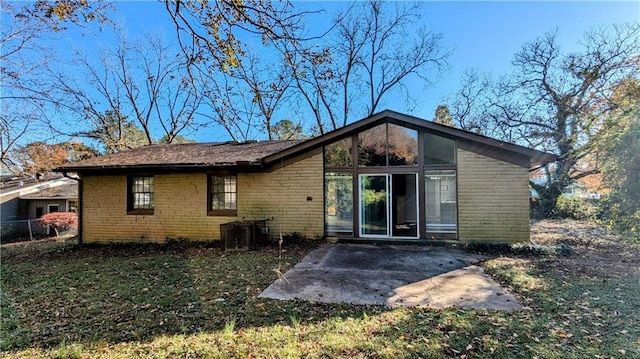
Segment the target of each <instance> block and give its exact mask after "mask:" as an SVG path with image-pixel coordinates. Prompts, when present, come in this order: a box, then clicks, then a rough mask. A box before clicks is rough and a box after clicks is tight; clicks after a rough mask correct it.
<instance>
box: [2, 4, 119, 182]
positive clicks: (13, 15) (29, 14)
mask: <svg viewBox="0 0 640 359" xmlns="http://www.w3.org/2000/svg"><path fill="white" fill-rule="evenodd" d="M0 7H1V8H2V22H1V27H2V31H1V33H0V47H1V48H2V51H1V52H0V100H1V101H2V102H3V104H2V106H3V107H2V115H0V117H1V119H0V122H1V126H0V131H1V134H0V138H1V140H0V148H1V156H2V157H1V161H2V165H3V167H4V168H3V170H12V171H20V170H21V169H20V168H19V166H18V167H16V163H17V161H15V159H14V158H13V157H14V150H15V149H17V148H18V147H19V146H21V145H25V141H26V138H27V137H29V140H30V141H33V140H34V138H39V139H40V140H47V139H48V137H49V136H50V132H49V133H45V132H43V131H40V130H41V128H42V127H43V125H44V123H45V122H46V120H47V117H48V116H49V115H50V114H49V113H48V112H47V111H44V110H43V108H44V107H45V106H47V105H49V104H51V97H50V90H51V88H49V87H47V86H46V84H45V83H43V81H42V79H43V78H45V76H44V70H45V69H46V68H47V66H48V65H49V63H50V61H51V59H52V58H54V57H55V56H54V54H55V51H54V50H53V49H52V48H51V47H49V46H48V43H49V42H50V40H52V39H55V37H56V36H57V35H58V34H61V33H63V32H64V31H65V30H66V29H67V27H68V26H69V25H73V26H75V27H81V28H86V27H87V26H88V25H89V24H90V23H98V24H105V23H107V24H109V23H110V22H109V19H108V18H107V13H108V11H109V10H110V9H111V8H112V5H111V4H109V3H107V2H104V1H92V2H87V1H82V0H59V1H55V2H52V1H45V0H37V1H32V2H24V3H17V2H6V1H5V2H3V3H2V4H0Z"/></svg>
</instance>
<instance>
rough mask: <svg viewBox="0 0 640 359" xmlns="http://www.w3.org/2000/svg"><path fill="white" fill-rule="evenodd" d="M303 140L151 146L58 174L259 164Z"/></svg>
mask: <svg viewBox="0 0 640 359" xmlns="http://www.w3.org/2000/svg"><path fill="white" fill-rule="evenodd" d="M300 142H301V140H274V141H248V142H222V143H181V144H168V145H166V144H165V145H149V146H144V147H140V148H135V149H132V150H128V151H123V152H119V153H114V154H110V155H105V156H99V157H94V158H89V159H86V160H83V161H79V162H73V163H69V164H66V165H64V166H62V167H60V168H57V169H56V170H57V171H74V170H79V169H86V168H93V169H95V168H104V169H108V168H126V167H162V166H171V167H187V166H189V167H212V166H225V165H237V164H260V163H261V160H262V159H263V158H264V157H266V156H269V155H272V154H275V153H278V152H280V151H282V150H284V149H286V148H289V147H291V146H294V145H296V144H298V143H300Z"/></svg>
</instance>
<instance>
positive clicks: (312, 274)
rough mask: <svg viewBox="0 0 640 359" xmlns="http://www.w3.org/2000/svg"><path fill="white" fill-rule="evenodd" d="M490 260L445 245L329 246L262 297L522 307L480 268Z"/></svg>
mask: <svg viewBox="0 0 640 359" xmlns="http://www.w3.org/2000/svg"><path fill="white" fill-rule="evenodd" d="M484 259H486V257H483V256H480V255H477V254H472V253H467V252H464V251H460V250H455V249H449V248H444V247H431V246H424V247H423V246H420V247H419V246H392V245H380V246H375V245H364V244H334V245H330V244H326V245H323V246H321V247H320V248H318V249H316V250H314V251H313V252H311V253H309V254H308V255H307V256H306V257H305V258H303V259H302V260H301V261H300V263H298V264H297V265H296V266H295V267H293V268H291V269H290V270H289V271H287V272H286V273H285V274H284V278H280V279H277V280H276V281H275V282H274V283H272V284H271V285H270V286H269V287H268V288H267V289H266V290H264V291H263V292H262V293H261V294H260V297H264V298H272V299H281V300H293V299H301V300H308V301H316V302H329V303H331V302H347V303H354V304H378V305H387V306H390V307H396V306H417V307H432V308H443V307H452V306H456V307H462V308H478V309H492V310H506V311H515V310H519V309H520V308H522V306H521V305H520V303H519V302H518V301H517V299H516V298H515V296H514V295H513V294H512V293H510V292H509V291H508V290H507V289H506V288H503V287H501V286H500V285H499V284H498V283H496V282H495V281H494V280H492V279H491V278H490V277H489V276H488V275H487V274H485V273H484V271H483V270H482V268H481V267H479V266H478V265H477V264H478V263H479V262H480V261H482V260H484Z"/></svg>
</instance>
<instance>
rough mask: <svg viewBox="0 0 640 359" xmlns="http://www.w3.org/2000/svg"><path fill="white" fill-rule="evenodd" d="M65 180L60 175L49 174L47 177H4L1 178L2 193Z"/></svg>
mask: <svg viewBox="0 0 640 359" xmlns="http://www.w3.org/2000/svg"><path fill="white" fill-rule="evenodd" d="M60 178H63V177H62V175H61V174H59V173H47V174H45V175H38V176H36V175H30V176H29V175H25V176H13V175H3V176H1V177H0V193H6V192H10V191H14V190H19V189H20V190H22V189H26V188H29V187H31V186H36V185H39V184H42V183H44V182H47V181H51V180H55V179H60Z"/></svg>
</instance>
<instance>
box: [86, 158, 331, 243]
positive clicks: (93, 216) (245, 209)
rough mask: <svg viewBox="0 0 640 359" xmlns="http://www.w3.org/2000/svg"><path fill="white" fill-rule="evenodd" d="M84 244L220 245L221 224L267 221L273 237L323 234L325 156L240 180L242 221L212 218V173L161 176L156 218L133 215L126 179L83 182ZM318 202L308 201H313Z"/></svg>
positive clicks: (99, 178) (157, 184) (93, 178)
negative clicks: (173, 242)
mask: <svg viewBox="0 0 640 359" xmlns="http://www.w3.org/2000/svg"><path fill="white" fill-rule="evenodd" d="M83 181H84V184H83V192H84V193H83V209H82V216H83V223H82V226H83V227H82V230H83V240H84V241H85V242H87V243H91V242H162V241H165V240H167V239H178V238H181V239H190V240H218V239H220V224H221V223H225V222H231V221H234V220H237V219H266V218H269V219H271V218H273V220H270V221H269V222H268V225H269V227H270V228H271V234H272V235H278V233H279V232H280V231H283V232H293V231H297V232H300V233H303V234H305V235H308V236H313V235H316V234H319V235H321V234H322V233H323V197H322V195H323V184H322V155H321V154H320V155H316V156H313V157H310V158H307V159H305V160H302V161H299V162H296V163H294V164H291V165H289V166H286V167H284V168H282V169H278V170H275V171H273V172H269V173H256V174H242V173H241V174H239V175H238V216H237V217H213V216H207V174H205V173H196V174H168V175H156V176H155V178H154V185H155V194H154V198H155V210H154V214H153V215H127V188H126V187H127V177H126V176H88V177H85V178H84V179H83ZM308 196H309V197H312V200H311V201H307V197H308Z"/></svg>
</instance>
